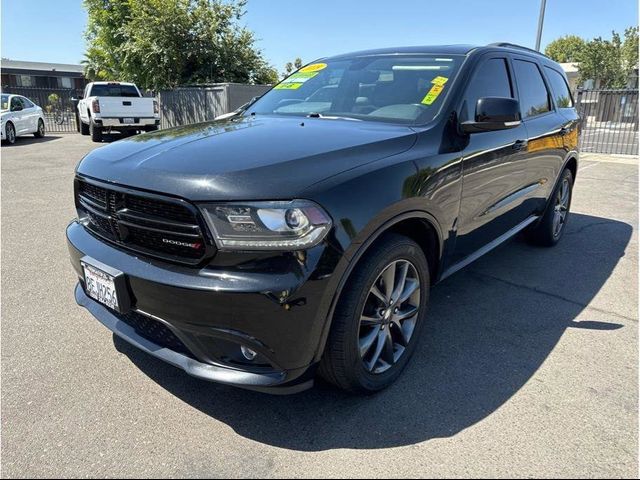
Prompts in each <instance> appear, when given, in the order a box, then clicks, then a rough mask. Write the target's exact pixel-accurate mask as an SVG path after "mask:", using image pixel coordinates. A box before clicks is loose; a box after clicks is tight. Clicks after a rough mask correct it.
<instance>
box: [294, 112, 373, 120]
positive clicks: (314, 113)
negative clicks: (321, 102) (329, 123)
mask: <svg viewBox="0 0 640 480" xmlns="http://www.w3.org/2000/svg"><path fill="white" fill-rule="evenodd" d="M307 117H309V118H324V119H327V120H353V121H354V122H361V121H362V120H361V119H359V118H353V117H340V116H336V115H323V114H321V113H318V112H311V113H310V114H308V115H307Z"/></svg>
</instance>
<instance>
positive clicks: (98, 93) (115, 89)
mask: <svg viewBox="0 0 640 480" xmlns="http://www.w3.org/2000/svg"><path fill="white" fill-rule="evenodd" d="M91 96H92V97H139V96H140V95H138V90H137V89H136V87H134V86H133V85H117V84H113V85H94V86H93V88H92V89H91Z"/></svg>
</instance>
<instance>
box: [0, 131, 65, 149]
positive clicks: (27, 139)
mask: <svg viewBox="0 0 640 480" xmlns="http://www.w3.org/2000/svg"><path fill="white" fill-rule="evenodd" d="M58 138H62V137H60V136H57V135H50V134H46V135H45V136H44V137H42V138H36V137H34V136H33V135H28V136H27V135H25V136H22V137H16V143H14V144H13V145H9V144H8V143H7V142H4V141H3V142H2V148H20V147H21V146H26V145H31V144H33V143H43V142H50V141H51V140H57V139H58Z"/></svg>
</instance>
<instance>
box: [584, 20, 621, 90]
mask: <svg viewBox="0 0 640 480" xmlns="http://www.w3.org/2000/svg"><path fill="white" fill-rule="evenodd" d="M621 50H622V41H621V39H620V35H618V34H617V33H616V32H612V38H611V40H604V39H603V38H601V37H597V38H594V39H593V40H590V41H588V42H587V43H586V44H585V48H584V50H583V51H582V53H581V54H580V62H579V65H578V73H579V74H580V81H581V82H584V81H585V80H588V79H593V80H596V81H597V82H598V85H597V86H598V87H600V88H622V87H624V86H625V85H626V83H627V79H628V71H627V70H626V69H625V68H624V67H623V65H622V52H621Z"/></svg>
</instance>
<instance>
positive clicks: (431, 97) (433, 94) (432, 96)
mask: <svg viewBox="0 0 640 480" xmlns="http://www.w3.org/2000/svg"><path fill="white" fill-rule="evenodd" d="M443 89H444V87H443V86H442V85H434V86H433V87H431V90H429V93H427V94H426V95H425V97H424V98H423V99H422V102H421V103H423V104H424V105H431V104H432V103H433V102H435V101H436V98H438V95H440V92H442V90H443Z"/></svg>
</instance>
